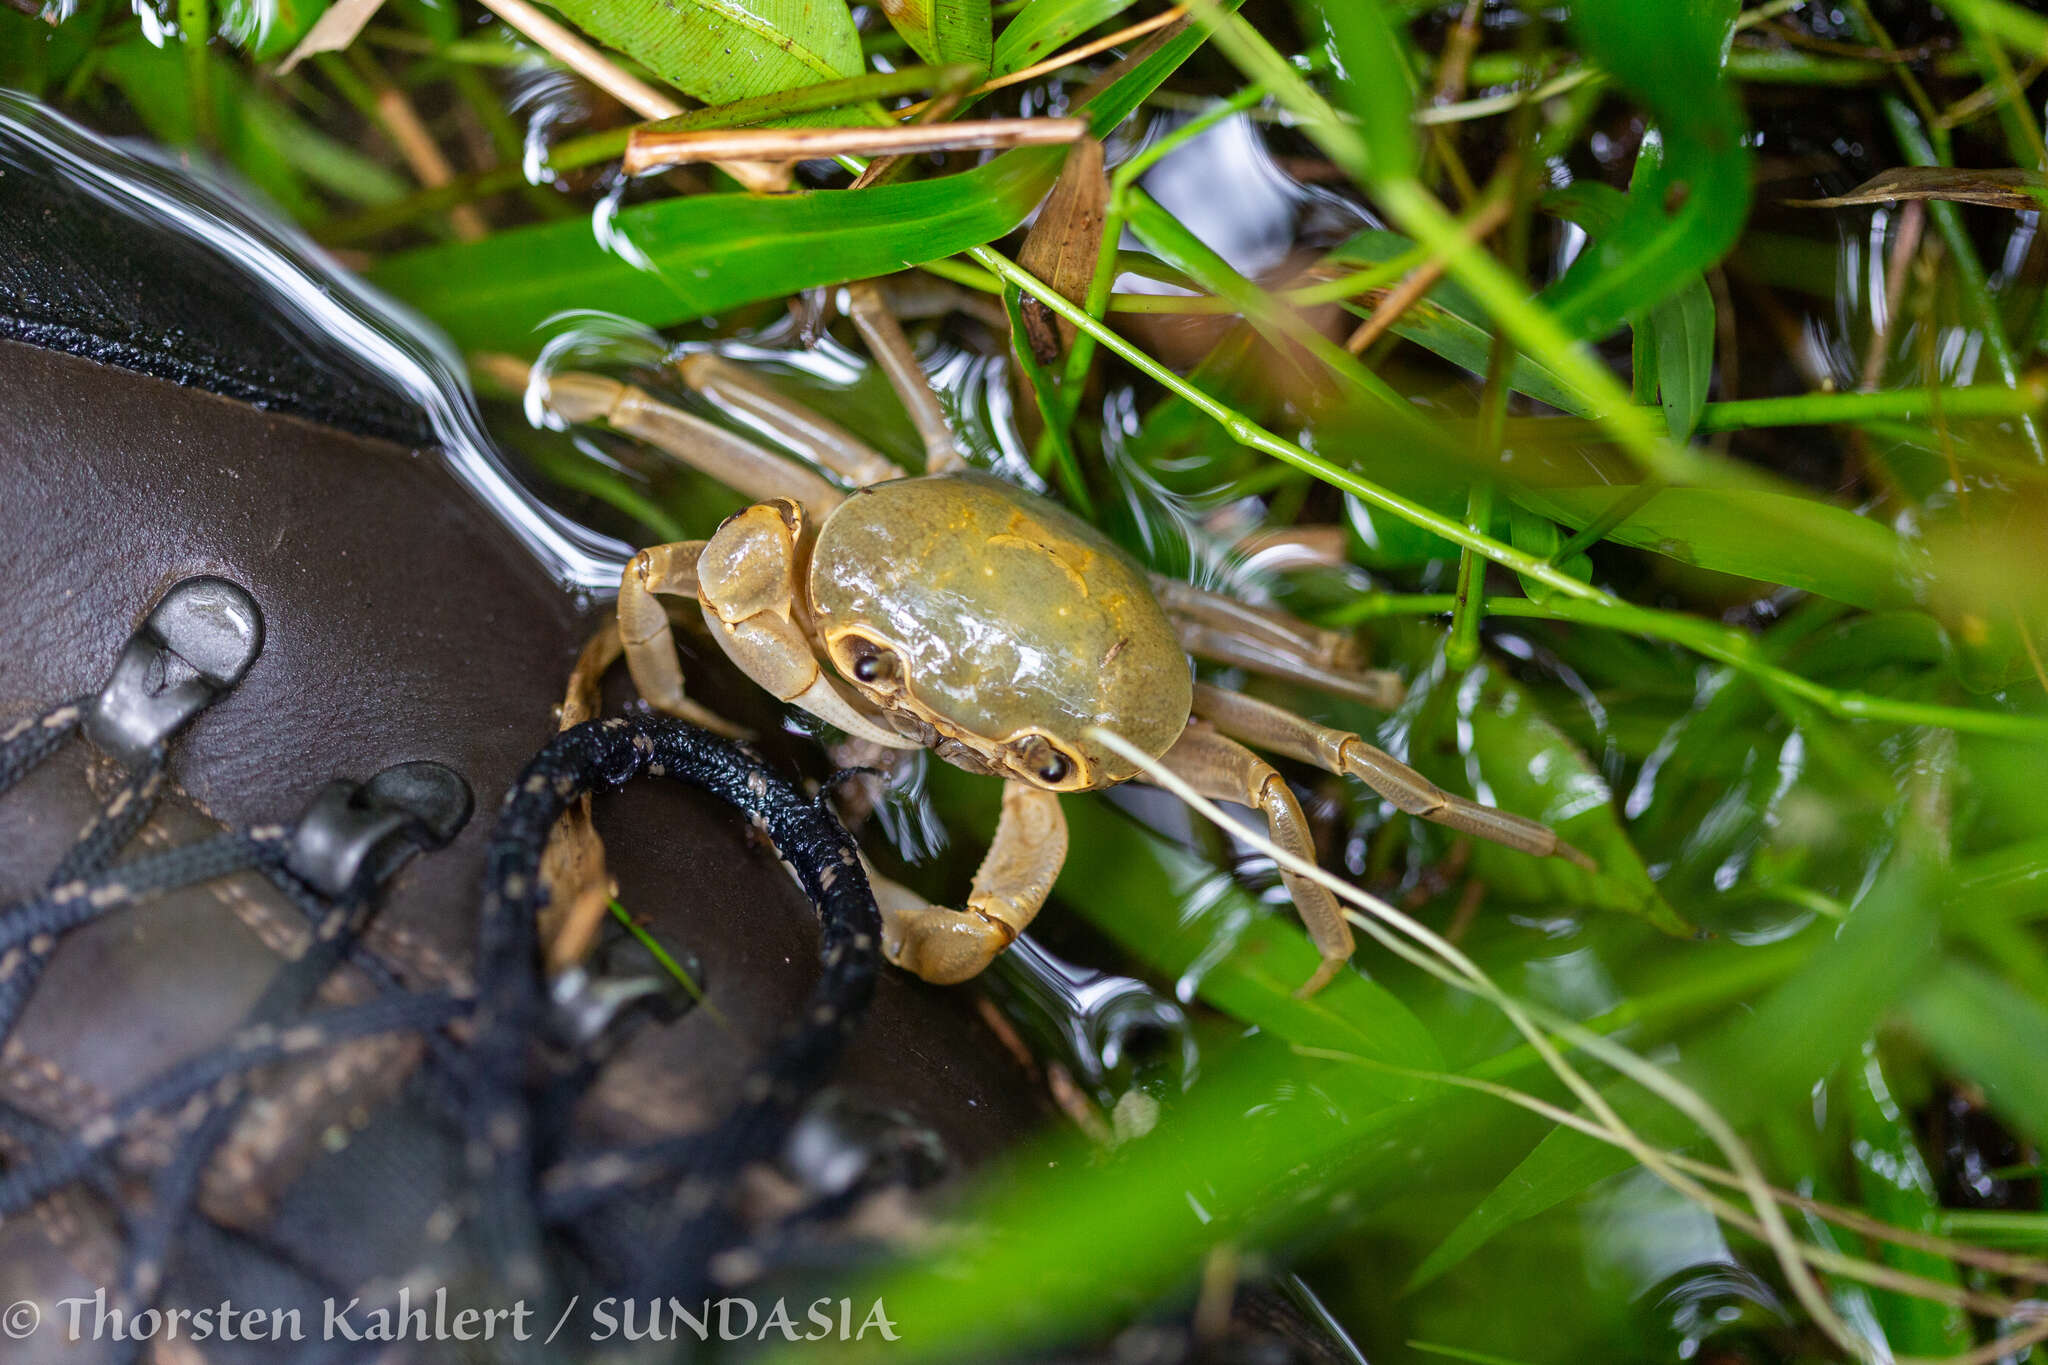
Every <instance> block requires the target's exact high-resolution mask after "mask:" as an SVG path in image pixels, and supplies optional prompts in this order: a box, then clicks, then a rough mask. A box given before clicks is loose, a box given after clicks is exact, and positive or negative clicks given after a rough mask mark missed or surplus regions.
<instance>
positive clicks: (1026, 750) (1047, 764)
mask: <svg viewBox="0 0 2048 1365" xmlns="http://www.w3.org/2000/svg"><path fill="white" fill-rule="evenodd" d="M1018 756H1019V757H1021V758H1022V759H1023V760H1024V765H1025V766H1026V767H1028V768H1029V769H1031V771H1032V772H1033V773H1035V774H1037V776H1038V780H1039V781H1041V782H1044V783H1046V784H1048V785H1052V786H1057V785H1058V784H1060V783H1062V782H1064V781H1066V780H1067V778H1068V777H1069V776H1070V775H1071V774H1072V773H1073V771H1074V761H1073V760H1072V759H1070V758H1068V757H1067V756H1066V755H1065V754H1063V753H1061V752H1060V751H1059V750H1058V749H1056V748H1054V747H1053V746H1052V745H1051V744H1049V743H1047V742H1046V740H1045V738H1044V737H1043V736H1041V735H1033V736H1031V738H1029V739H1027V740H1025V741H1024V743H1023V744H1022V745H1021V746H1019V748H1018Z"/></svg>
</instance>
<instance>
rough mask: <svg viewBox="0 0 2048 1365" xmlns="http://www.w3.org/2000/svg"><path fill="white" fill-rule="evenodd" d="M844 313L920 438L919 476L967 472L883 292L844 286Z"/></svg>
mask: <svg viewBox="0 0 2048 1365" xmlns="http://www.w3.org/2000/svg"><path fill="white" fill-rule="evenodd" d="M846 300H847V308H846V314H847V316H848V317H850V318H852V319H853V325H854V326H855V327H857V328H859V329H860V334H861V338H862V339H863V340H865V341H866V342H867V344H868V350H869V351H871V352H872V353H873V354H874V357H875V362H876V363H877V364H879V365H880V366H881V367H882V372H883V373H884V374H886V375H888V376H889V383H890V385H891V386H892V387H893V388H894V389H895V390H896V396H897V397H898V398H899V399H901V400H902V402H903V406H904V408H905V409H906V410H907V411H908V412H909V413H910V420H911V421H912V422H913V423H915V424H916V426H917V434H918V435H919V436H922V437H923V438H924V472H925V473H927V474H951V473H954V472H956V471H958V470H962V469H965V468H967V461H965V460H963V459H961V458H960V452H959V450H958V449H956V448H955V447H954V445H953V429H952V427H950V426H949V425H947V423H946V411H945V409H944V408H942V407H940V406H939V396H938V394H936V393H934V392H933V391H932V381H931V380H930V379H928V378H926V376H925V372H924V369H923V367H922V366H920V365H919V364H918V363H917V352H916V351H914V350H912V349H911V346H910V338H909V337H907V336H905V335H904V334H903V324H902V323H900V322H898V321H897V320H896V314H895V313H894V312H893V311H892V310H891V309H890V307H889V304H888V301H887V300H885V299H884V298H883V297H882V290H881V288H880V286H878V285H877V284H876V283H875V282H874V281H873V280H861V281H858V282H857V283H854V284H849V285H848V286H846Z"/></svg>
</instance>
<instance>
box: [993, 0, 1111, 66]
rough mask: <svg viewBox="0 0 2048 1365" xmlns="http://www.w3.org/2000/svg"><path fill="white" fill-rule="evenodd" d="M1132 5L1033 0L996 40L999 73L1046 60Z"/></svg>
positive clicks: (1097, 0)
mask: <svg viewBox="0 0 2048 1365" xmlns="http://www.w3.org/2000/svg"><path fill="white" fill-rule="evenodd" d="M1130 7H1131V0H1031V3H1030V4H1028V5H1026V6H1025V7H1024V8H1023V9H1022V10H1021V11H1019V12H1018V14H1017V17H1016V18H1014V19H1012V20H1010V22H1009V24H1008V26H1006V27H1005V28H1004V29H1003V31H1002V33H1001V34H1000V35H998V36H997V38H996V41H995V60H994V70H995V73H996V74H997V75H998V76H1007V75H1009V74H1010V73H1011V72H1012V71H1021V70H1023V69H1024V68H1025V67H1027V66H1030V65H1031V64H1033V63H1034V62H1040V61H1044V60H1045V59H1046V58H1047V57H1050V56H1052V55H1053V54H1054V53H1055V52H1058V51H1059V50H1060V49H1061V48H1063V47H1065V46H1067V44H1068V43H1070V42H1072V41H1073V40H1074V39H1075V38H1078V37H1080V36H1081V35H1082V34H1084V33H1086V32H1087V31H1088V30H1089V29H1091V28H1094V27H1095V26H1096V25H1097V24H1099V23H1102V22H1103V21H1104V20H1107V19H1114V18H1115V17H1116V16H1117V15H1119V14H1122V13H1123V12H1124V11H1125V10H1127V9H1129V8H1130Z"/></svg>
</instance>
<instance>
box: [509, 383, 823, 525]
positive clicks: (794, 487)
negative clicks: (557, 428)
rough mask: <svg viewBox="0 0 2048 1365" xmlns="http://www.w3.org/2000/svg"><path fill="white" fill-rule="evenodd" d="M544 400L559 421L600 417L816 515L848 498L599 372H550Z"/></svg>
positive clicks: (789, 463)
mask: <svg viewBox="0 0 2048 1365" xmlns="http://www.w3.org/2000/svg"><path fill="white" fill-rule="evenodd" d="M547 404H548V407H549V408H550V409H551V410H552V411H553V412H555V413H556V414H557V415H558V416H560V417H561V418H562V419H563V420H564V421H568V422H597V421H601V422H603V423H605V424H606V425H607V426H609V427H611V429H612V430H614V431H617V432H619V433H621V434H623V435H626V436H632V437H636V438H638V439H639V440H642V441H645V442H647V444H649V445H651V446H653V447H655V448H656V449H657V450H660V451H662V452H663V453H664V454H668V455H672V456H674V457H675V458H676V459H678V460H680V461H682V462H683V463H684V464H686V465H688V466H690V468H692V469H696V470H701V471H702V472H704V473H706V474H709V475H710V476H711V477H712V478H714V479H716V480H718V481H719V482H720V483H722V484H724V485H725V486H726V487H727V488H730V489H732V490H733V491H734V492H736V493H743V494H745V495H746V496H747V497H750V498H794V499H796V500H797V501H798V502H800V503H802V504H803V505H804V506H805V507H807V508H809V509H810V511H811V512H812V514H813V515H815V516H820V517H822V516H824V515H825V514H827V513H828V512H830V511H831V510H832V509H833V508H835V507H837V506H838V505H839V504H840V503H842V502H844V501H845V500H846V497H845V495H844V494H843V493H841V492H840V491H839V490H838V489H837V488H834V487H833V486H832V485H831V484H830V483H828V482H826V480H825V479H824V477H823V476H821V475H819V474H817V473H815V472H813V471H812V470H809V469H806V468H804V467H803V466H802V465H801V464H799V463H797V462H796V461H795V460H792V459H788V458H786V457H784V456H781V455H778V454H776V453H775V452H774V451H772V450H767V449H764V448H763V447H761V446H757V445H755V444H754V443H753V442H752V441H749V440H748V439H747V438H746V437H744V436H740V435H738V434H736V433H734V432H730V431H727V430H726V429H725V428H724V427H721V426H719V425H717V424H716V423H715V422H707V421H705V420H704V419H703V418H701V417H699V416H697V415H696V414H695V413H689V412H684V411H683V410H682V409H681V408H679V407H676V406H674V405H673V404H670V403H664V402H662V401H661V400H660V399H658V398H656V397H654V396H653V395H652V394H650V393H648V392H647V391H646V390H644V389H639V388H635V387H634V386H633V385H631V384H621V383H620V382H619V381H618V380H616V379H607V378H605V377H604V376H603V375H601V374H587V373H584V372H582V371H575V370H569V371H563V372H561V373H559V374H554V375H550V376H548V380H547Z"/></svg>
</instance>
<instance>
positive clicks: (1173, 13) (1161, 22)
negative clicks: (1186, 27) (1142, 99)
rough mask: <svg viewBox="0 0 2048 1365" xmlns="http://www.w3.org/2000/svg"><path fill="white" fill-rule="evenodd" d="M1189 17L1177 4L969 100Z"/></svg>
mask: <svg viewBox="0 0 2048 1365" xmlns="http://www.w3.org/2000/svg"><path fill="white" fill-rule="evenodd" d="M1187 14H1188V7H1187V6H1186V5H1175V6H1174V7H1173V8H1172V9H1168V10H1161V11H1160V12H1159V13H1157V14H1155V15H1153V16H1152V17H1151V18H1149V19H1141V20H1139V21H1138V22H1137V23H1135V24H1132V25H1131V26H1130V27H1128V28H1120V29H1118V30H1117V31H1116V32H1114V33H1112V34H1110V35H1108V36H1107V37H1103V38H1097V39H1096V40H1095V41H1093V42H1089V43H1083V44H1081V45H1080V46H1079V47H1074V48H1068V49H1067V50H1066V51H1065V52H1056V53H1054V54H1053V55H1052V56H1050V57H1047V58H1046V59H1045V60H1044V61H1042V62H1034V63H1032V64H1031V65H1030V66H1027V67H1025V68H1024V69H1023V70H1021V71H1012V72H1011V73H1010V74H1009V75H1007V76H997V77H996V78H995V79H994V80H989V81H983V82H982V83H981V84H980V85H977V86H975V87H974V89H972V90H970V91H968V92H967V97H968V98H969V99H973V98H975V97H976V96H978V95H986V94H988V93H989V92H990V91H991V90H1001V89H1004V88H1005V87H1007V86H1012V85H1022V84H1023V83H1024V82H1026V81H1035V80H1037V79H1038V78H1039V77H1040V76H1049V75H1051V74H1052V73H1053V72H1055V71H1058V70H1059V69H1060V68H1062V67H1068V66H1072V65H1073V64H1074V63H1075V62H1085V61H1087V60H1088V59H1089V58H1090V57H1093V56H1095V55H1096V54H1097V53H1101V52H1107V51H1109V49H1111V48H1113V47H1118V46H1121V45H1122V44H1124V43H1128V42H1129V41H1131V39H1133V38H1142V37H1144V36H1145V35H1146V34H1148V33H1152V32H1155V31H1157V30H1159V29H1162V28H1165V27H1166V26H1167V25H1168V24H1175V23H1179V22H1180V21H1181V20H1182V19H1185V18H1187ZM930 103H931V101H930V100H926V101H924V102H923V103H921V104H912V105H906V106H905V107H904V108H903V109H902V110H900V111H899V112H900V113H902V114H904V115H915V114H918V113H921V112H923V110H924V107H925V105H926V104H930Z"/></svg>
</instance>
